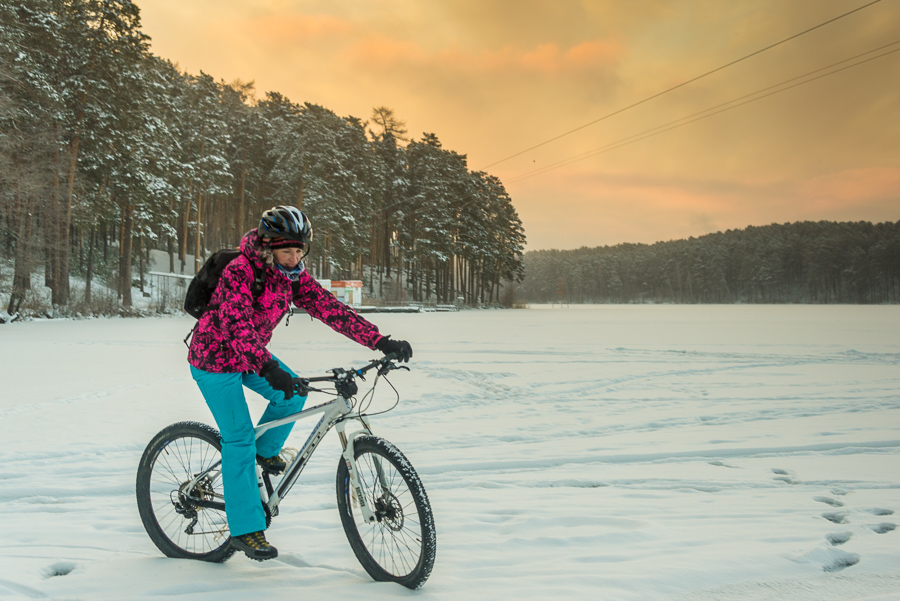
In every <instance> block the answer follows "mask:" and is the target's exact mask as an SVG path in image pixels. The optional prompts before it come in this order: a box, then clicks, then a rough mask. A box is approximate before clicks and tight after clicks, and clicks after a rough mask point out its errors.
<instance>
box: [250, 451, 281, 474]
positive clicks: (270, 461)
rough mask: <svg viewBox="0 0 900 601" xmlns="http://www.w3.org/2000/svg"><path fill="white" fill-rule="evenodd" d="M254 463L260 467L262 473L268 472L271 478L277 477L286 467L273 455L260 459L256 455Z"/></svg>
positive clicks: (279, 458) (278, 457)
mask: <svg viewBox="0 0 900 601" xmlns="http://www.w3.org/2000/svg"><path fill="white" fill-rule="evenodd" d="M256 463H258V464H259V465H260V466H262V468H263V471H265V472H268V473H269V474H272V475H273V476H277V475H278V474H280V473H281V472H283V471H284V468H285V467H287V464H286V463H285V462H284V460H283V459H282V458H281V457H280V456H278V455H275V456H274V457H260V456H259V455H257V456H256Z"/></svg>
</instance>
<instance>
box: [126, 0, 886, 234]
mask: <svg viewBox="0 0 900 601" xmlns="http://www.w3.org/2000/svg"><path fill="white" fill-rule="evenodd" d="M138 4H139V5H140V7H141V11H142V20H143V29H144V31H145V33H147V34H148V35H149V36H151V38H152V45H151V48H152V51H153V52H154V53H155V54H157V55H159V56H162V57H164V58H167V59H169V60H171V61H172V62H174V63H177V64H179V65H180V67H181V68H182V69H184V70H187V71H189V72H191V73H199V72H200V71H203V72H205V73H209V74H210V75H212V76H213V77H215V78H216V79H220V80H224V81H228V82H230V81H233V80H236V79H240V80H242V81H245V82H247V81H253V82H254V83H255V89H256V95H257V97H263V96H264V94H265V93H266V92H267V91H277V92H280V93H282V94H284V95H285V96H287V97H288V98H290V99H291V100H293V101H294V102H298V103H303V102H312V103H316V104H321V105H323V106H325V107H328V108H329V109H331V110H333V111H335V112H337V113H338V114H340V115H347V116H354V117H359V118H360V119H364V120H365V119H368V118H369V117H370V115H371V112H372V109H373V108H374V107H377V106H387V107H390V108H392V109H393V110H394V112H395V114H396V115H397V116H398V117H399V118H400V119H402V120H405V121H406V124H407V128H408V130H409V135H410V136H412V137H414V138H420V137H421V136H422V134H423V133H424V132H429V133H434V134H436V135H437V136H438V138H439V139H440V140H441V142H442V143H443V145H444V147H445V148H448V149H452V150H455V151H456V152H459V153H462V154H466V155H467V156H468V159H469V168H470V169H473V170H479V169H485V168H486V167H487V166H489V165H490V167H487V169H486V170H487V171H488V172H490V173H492V174H494V175H497V176H498V177H500V178H501V180H503V181H504V183H505V184H506V187H507V189H508V190H509V192H510V195H511V197H512V199H513V202H514V204H515V206H516V208H517V210H518V211H519V214H520V216H521V218H522V220H523V222H524V225H525V228H526V233H527V235H528V248H529V249H540V248H575V247H579V246H599V245H606V244H617V243H620V242H647V243H652V242H655V241H658V240H667V239H674V238H684V237H688V236H698V235H702V234H704V233H708V232H712V231H718V230H724V229H734V228H743V227H746V226H748V225H765V224H769V223H782V222H788V221H798V220H813V221H816V220H853V221H858V220H865V221H896V220H898V219H900V144H898V143H897V140H898V139H900V119H898V117H897V115H900V86H897V84H896V81H897V77H898V75H900V52H894V53H893V54H886V55H885V53H888V52H892V51H897V50H900V27H898V23H900V4H898V3H897V2H893V1H887V0H885V1H882V2H878V3H875V4H873V5H872V6H869V7H867V8H865V9H862V10H860V11H858V12H856V13H854V14H852V15H849V16H846V17H844V18H841V19H839V20H837V21H835V22H834V23H831V24H829V25H825V26H822V27H821V28H819V29H816V30H814V31H811V32H809V33H807V34H804V35H802V36H800V37H798V38H796V39H794V40H791V41H789V42H786V43H784V44H781V45H779V46H777V47H774V48H772V49H770V50H767V51H765V52H762V53H760V54H758V55H756V56H754V57H752V58H749V59H747V60H744V61H741V62H739V63H737V64H735V65H733V66H730V67H728V68H725V69H722V70H721V71H718V72H716V73H713V74H711V75H709V76H708V77H704V78H702V79H700V80H698V81H696V82H693V83H691V84H689V85H685V86H683V87H680V88H678V89H677V90H673V91H671V92H670V93H666V94H664V95H662V96H660V97H658V98H655V99H652V100H648V101H647V102H643V103H640V104H639V105H638V106H635V107H634V108H632V109H629V110H624V111H622V112H621V113H620V114H617V115H614V116H611V117H609V118H604V117H605V116H607V115H610V114H612V113H615V112H616V111H619V110H621V109H623V108H624V107H628V106H630V105H632V104H635V103H639V102H640V101H642V100H644V99H647V98H649V97H651V96H654V95H656V94H659V93H660V92H663V91H665V90H667V89H669V88H671V87H673V86H678V85H679V84H681V83H684V82H686V81H688V80H690V79H692V78H694V77H697V76H698V75H701V74H703V73H707V72H709V71H711V70H713V69H716V68H718V67H721V66H723V65H726V64H728V63H729V62H731V61H735V60H737V59H739V58H741V57H745V56H747V55H749V54H751V53H753V52H756V51H757V50H760V49H763V48H765V47H767V46H769V45H772V44H775V43H776V42H779V41H781V40H784V39H786V38H788V37H790V36H792V35H794V34H797V33H800V32H803V31H805V30H808V29H810V28H812V27H815V26H816V25H819V24H821V23H823V22H825V21H828V20H829V19H833V18H835V17H837V16H840V15H843V14H844V13H847V12H849V11H851V10H853V9H854V8H857V7H860V6H862V5H863V4H866V2H864V1H863V0H857V1H855V2H850V1H847V0H843V1H838V0H822V1H819V0H802V1H800V2H790V3H785V2H779V1H777V0H762V1H759V2H753V3H723V2H720V1H717V0H690V1H688V2H678V3H671V2H665V1H663V0H645V1H642V2H630V3H623V2H613V1H612V0H604V1H599V2H589V3H574V2H563V3H544V2H519V1H512V0H503V1H496V2H488V3H485V2H476V1H475V0H455V1H449V2H413V1H409V0H379V1H375V2H367V3H351V2H324V1H312V0H309V1H306V0H266V1H257V2H246V1H245V0H215V1H213V0H192V1H191V2H183V1H180V0H152V1H149V0H143V1H142V0H138ZM879 47H884V48H882V49H881V50H878V51H875V52H872V53H870V54H865V55H863V53H867V52H869V51H871V50H874V49H877V48H879ZM882 55H884V56H882ZM851 57H858V58H856V59H853V60H847V59H851ZM862 61H868V62H864V63H863V62H862ZM838 63H840V64H838ZM829 65H835V66H834V67H830V68H828V69H824V68H826V67H828V66H829ZM820 69H822V70H821V71H819V70H820ZM837 69H844V70H842V71H836V70H837ZM814 71H815V72H816V73H815V74H812V75H806V74H811V73H812V72H814ZM832 72H833V74H832ZM804 75H806V77H805V78H804V77H803V76H804ZM813 77H820V78H819V79H816V80H812V78H813ZM795 78H798V79H795ZM789 80H793V82H792V83H791V84H784V85H783V86H782V88H784V89H782V88H773V86H776V84H782V82H787V81H789ZM798 84H799V85H798ZM788 85H796V87H793V88H790V89H787V86H788ZM767 89H769V92H766V94H771V95H768V96H765V97H763V95H762V94H758V95H757V96H754V94H755V93H757V92H759V91H762V90H767ZM741 98H743V99H744V100H736V99H741ZM729 102H733V103H734V104H735V105H738V104H741V103H744V102H746V104H743V105H742V106H736V107H734V108H730V109H729V110H724V111H723V112H720V113H718V114H713V115H712V116H703V115H704V114H703V113H701V111H705V110H707V109H711V108H713V107H717V106H723V107H724V103H729ZM728 106H729V107H730V105H728ZM712 112H716V111H712ZM690 115H700V116H701V118H700V119H699V120H697V121H695V122H692V123H687V124H681V125H680V126H678V127H675V128H674V129H671V131H663V132H662V133H656V134H651V135H649V137H646V138H645V139H639V140H637V141H634V139H633V137H634V136H636V135H637V134H640V133H641V132H646V131H651V132H652V131H653V130H654V128H658V127H661V126H663V125H665V124H669V123H675V122H677V120H679V119H683V118H685V117H688V116H690ZM595 121H596V123H593V124H592V125H587V124H589V123H592V122H595ZM576 129H577V131H575V132H574V133H572V134H570V135H565V136H562V137H560V138H559V139H557V140H555V141H550V140H552V139H553V138H556V137H557V136H561V135H562V134H565V133H566V132H570V131H572V130H576ZM663 129H666V128H663ZM639 137H640V136H639ZM622 140H625V141H627V142H626V143H622V144H624V145H619V143H620V141H622ZM608 146H614V147H613V148H608V149H605V150H604V148H606V147H608ZM532 147H536V148H534V149H533V150H529V151H527V152H522V151H524V150H526V149H529V148H532ZM518 153H521V154H518ZM516 154H517V156H514V157H513V158H509V160H502V159H505V158H507V157H510V156H512V155H516ZM583 154H586V155H591V156H587V157H586V158H582V159H581V160H575V161H573V162H571V163H569V164H565V165H562V166H558V167H553V166H554V165H555V164H556V163H559V162H564V161H566V160H567V159H571V158H577V157H579V156H581V155H583ZM544 169H548V170H547V171H544V172H540V171H541V170H544ZM532 172H535V173H536V174H535V175H534V176H530V177H526V176H528V175H529V174H530V173H532Z"/></svg>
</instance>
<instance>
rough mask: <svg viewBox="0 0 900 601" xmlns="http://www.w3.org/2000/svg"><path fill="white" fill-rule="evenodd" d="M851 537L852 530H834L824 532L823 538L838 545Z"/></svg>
mask: <svg viewBox="0 0 900 601" xmlns="http://www.w3.org/2000/svg"><path fill="white" fill-rule="evenodd" d="M851 537H853V533H852V532H834V533H832V534H826V535H825V540H827V541H828V542H829V543H831V544H832V545H833V546H835V547H837V546H838V545H843V544H844V543H846V542H847V541H848V540H850V538H851Z"/></svg>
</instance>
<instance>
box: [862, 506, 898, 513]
mask: <svg viewBox="0 0 900 601" xmlns="http://www.w3.org/2000/svg"><path fill="white" fill-rule="evenodd" d="M866 511H868V512H869V513H871V514H872V515H894V510H893V509H882V508H881V507H873V508H872V509H867V510H866Z"/></svg>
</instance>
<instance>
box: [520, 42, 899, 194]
mask: <svg viewBox="0 0 900 601" xmlns="http://www.w3.org/2000/svg"><path fill="white" fill-rule="evenodd" d="M897 44H900V40H897V41H894V42H891V43H890V44H885V45H884V46H880V47H878V48H874V49H872V50H869V51H867V52H863V53H862V54H857V55H856V56H853V57H850V58H847V59H844V60H842V61H838V62H836V63H832V64H831V65H828V66H827V67H821V68H819V69H815V70H813V71H809V72H808V73H804V74H803V75H798V76H797V77H792V78H791V79H787V80H785V81H782V82H781V83H777V84H775V85H772V86H769V87H767V88H762V89H760V90H757V91H755V92H752V93H750V94H745V95H744V96H740V97H738V98H734V99H732V100H729V101H727V102H723V103H721V104H718V105H716V106H713V107H710V108H707V109H704V110H702V111H698V112H696V113H693V114H691V115H688V116H686V117H681V118H680V119H676V120H674V121H670V122H668V123H664V124H663V125H658V126H656V127H653V128H651V129H648V130H644V131H642V132H640V133H637V134H634V135H632V136H628V137H626V138H622V139H620V140H617V141H615V142H611V143H609V144H606V145H604V146H600V147H598V148H595V149H593V150H588V151H586V152H583V153H581V154H578V155H575V156H574V157H570V158H568V159H563V160H561V161H557V162H556V163H552V164H550V165H547V166H545V167H542V168H541V169H536V170H534V171H531V172H528V173H524V174H521V175H517V176H516V177H513V178H512V179H510V180H508V181H507V183H515V182H519V181H522V180H524V179H528V178H530V177H534V176H537V175H542V174H544V173H547V172H549V171H553V170H555V169H558V168H560V167H565V166H567V165H571V164H572V163H576V162H578V161H580V160H583V159H586V158H589V157H592V156H596V155H598V154H602V153H604V152H609V151H611V150H615V149H617V148H621V147H623V146H627V145H629V144H634V143H635V142H640V141H641V140H646V139H647V138H650V137H653V136H656V135H659V134H661V133H665V132H668V131H671V130H673V129H677V128H679V127H683V126H685V125H689V124H691V123H695V122H697V121H700V120H702V119H706V118H708V117H712V116H714V115H718V114H719V113H724V112H725V111H730V110H732V109H735V108H738V107H741V106H744V105H747V104H750V103H751V102H756V101H757V100H762V99H763V98H768V97H769V96H773V95H775V94H779V93H781V92H785V91H787V90H790V89H793V88H796V87H799V86H802V85H805V84H808V83H812V82H814V81H816V80H819V79H822V78H824V77H828V76H829V75H835V74H837V73H840V72H841V71H846V70H847V69H852V68H853V67H858V66H859V65H862V64H865V63H868V62H870V61H873V60H876V59H879V58H882V57H885V56H888V55H890V54H894V53H896V52H900V48H896V49H894V50H890V51H888V52H885V53H883V54H879V55H877V56H873V57H870V58H867V59H865V60H862V61H859V62H857V63H854V64H852V65H847V66H845V67H842V68H840V69H835V70H834V71H829V72H828V73H824V74H822V75H819V76H817V77H813V78H811V79H806V80H805V81H801V82H799V83H795V84H793V85H790V86H788V85H787V84H789V83H791V82H793V81H797V80H798V79H805V78H807V77H809V76H810V75H813V74H815V73H819V72H821V71H825V70H828V69H832V68H833V67H836V66H838V65H842V64H844V63H847V62H849V61H853V60H856V59H858V58H861V57H863V56H866V55H868V54H872V53H873V52H878V51H880V50H884V49H885V48H889V47H891V46H896V45H897ZM782 86H786V87H782ZM774 88H780V89H777V90H774V91H771V92H770V90H773V89H774ZM764 92H769V93H768V94H764ZM760 94H762V95H760ZM754 96H755V98H752V97H754ZM748 98H749V100H746V99H748ZM741 100H744V102H740V101H741ZM735 103H738V104H735ZM729 105H731V106H729ZM717 109H719V110H717ZM711 111H715V112H711ZM704 113H706V114H704Z"/></svg>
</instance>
